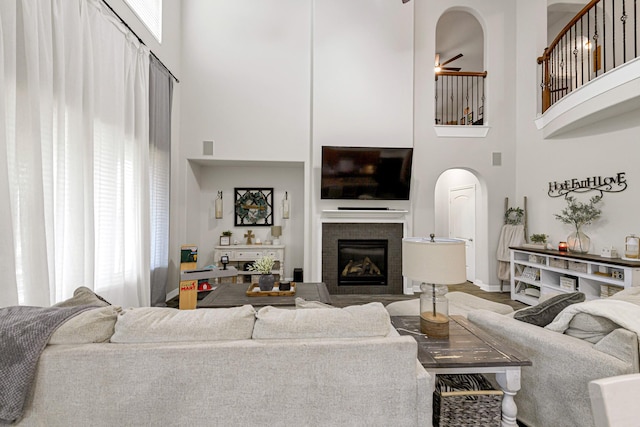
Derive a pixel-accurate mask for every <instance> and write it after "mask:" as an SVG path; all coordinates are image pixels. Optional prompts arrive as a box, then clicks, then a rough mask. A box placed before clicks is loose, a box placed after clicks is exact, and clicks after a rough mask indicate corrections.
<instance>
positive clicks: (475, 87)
mask: <svg viewBox="0 0 640 427" xmlns="http://www.w3.org/2000/svg"><path fill="white" fill-rule="evenodd" d="M486 77H487V72H486V71H484V72H481V73H477V72H464V71H439V72H437V73H436V124H437V125H481V124H483V123H484V121H485V120H486V116H485V112H484V100H485V94H484V79H485V78H486Z"/></svg>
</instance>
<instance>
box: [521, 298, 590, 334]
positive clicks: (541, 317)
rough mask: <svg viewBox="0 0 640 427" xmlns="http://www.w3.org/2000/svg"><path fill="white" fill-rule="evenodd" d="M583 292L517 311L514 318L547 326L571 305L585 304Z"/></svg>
mask: <svg viewBox="0 0 640 427" xmlns="http://www.w3.org/2000/svg"><path fill="white" fill-rule="evenodd" d="M584 299H585V296H584V294H583V293H582V292H572V293H568V294H560V295H556V296H553V297H551V298H549V299H547V300H546V301H543V302H541V303H539V304H538V305H535V306H533V307H529V308H525V309H524V310H520V311H517V312H516V313H515V314H514V316H513V318H514V319H517V320H520V321H522V322H527V323H531V324H532V325H536V326H541V327H544V326H547V325H548V324H549V323H551V322H552V321H553V319H555V317H556V316H557V315H558V314H559V313H560V312H561V311H562V310H564V309H565V307H568V306H570V305H571V304H576V303H579V302H583V301H584Z"/></svg>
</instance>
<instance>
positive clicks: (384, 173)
mask: <svg viewBox="0 0 640 427" xmlns="http://www.w3.org/2000/svg"><path fill="white" fill-rule="evenodd" d="M412 157H413V149H412V148H381V147H337V146H323V147H322V174H321V179H320V187H321V188H320V197H321V198H322V199H337V200H409V190H410V185H411V162H412Z"/></svg>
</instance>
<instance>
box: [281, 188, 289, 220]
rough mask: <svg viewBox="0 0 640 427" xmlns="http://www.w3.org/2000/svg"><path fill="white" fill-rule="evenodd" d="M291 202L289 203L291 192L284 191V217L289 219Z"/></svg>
mask: <svg viewBox="0 0 640 427" xmlns="http://www.w3.org/2000/svg"><path fill="white" fill-rule="evenodd" d="M290 206H291V205H290V204H289V192H288V191H285V192H284V199H282V218H284V219H289V214H290Z"/></svg>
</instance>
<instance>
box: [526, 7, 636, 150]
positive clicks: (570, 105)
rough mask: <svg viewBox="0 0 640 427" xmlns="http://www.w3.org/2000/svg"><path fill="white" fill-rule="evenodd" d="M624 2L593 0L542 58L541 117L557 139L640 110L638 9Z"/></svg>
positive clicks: (539, 124) (545, 129) (538, 123)
mask: <svg viewBox="0 0 640 427" xmlns="http://www.w3.org/2000/svg"><path fill="white" fill-rule="evenodd" d="M633 6H634V4H633V3H631V2H628V1H625V0H592V1H591V2H589V3H588V4H587V5H586V6H585V7H584V8H583V9H582V10H581V11H580V12H579V13H578V14H577V15H576V16H575V17H574V18H573V19H571V20H570V21H569V23H568V24H567V25H566V26H565V27H564V28H563V29H562V31H561V32H560V33H559V34H558V36H557V37H556V38H555V39H554V40H553V42H552V43H551V44H550V45H549V47H547V48H546V49H545V51H544V53H543V55H542V56H541V57H539V58H538V64H540V95H541V107H542V108H541V109H542V114H541V115H540V116H539V117H538V118H537V119H536V121H535V124H536V126H537V128H538V129H540V130H543V134H544V137H545V138H553V137H556V136H559V135H561V134H566V133H568V132H571V131H573V130H577V129H579V128H582V127H585V126H589V125H592V124H594V123H597V122H601V121H603V120H606V119H609V118H613V117H616V116H619V115H621V114H624V113H628V112H630V111H634V110H638V109H640V59H639V58H638V46H639V45H640V36H639V35H638V24H637V22H638V19H639V17H638V11H637V8H636V7H633Z"/></svg>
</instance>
